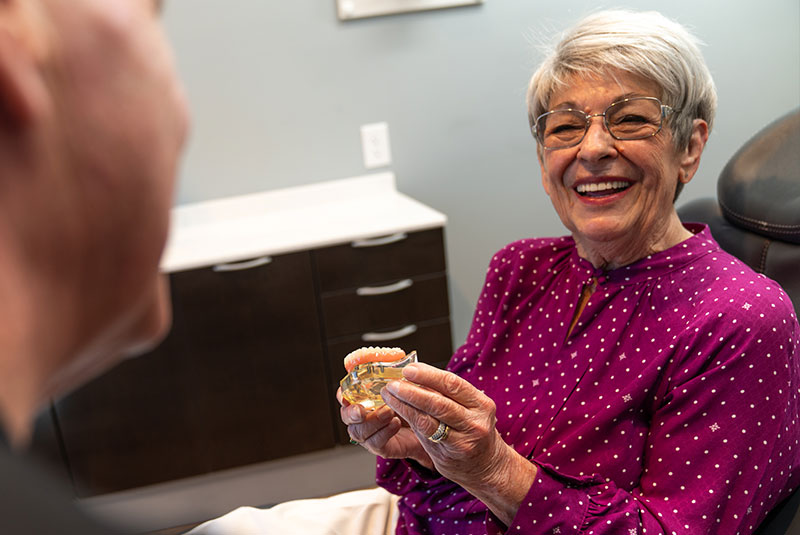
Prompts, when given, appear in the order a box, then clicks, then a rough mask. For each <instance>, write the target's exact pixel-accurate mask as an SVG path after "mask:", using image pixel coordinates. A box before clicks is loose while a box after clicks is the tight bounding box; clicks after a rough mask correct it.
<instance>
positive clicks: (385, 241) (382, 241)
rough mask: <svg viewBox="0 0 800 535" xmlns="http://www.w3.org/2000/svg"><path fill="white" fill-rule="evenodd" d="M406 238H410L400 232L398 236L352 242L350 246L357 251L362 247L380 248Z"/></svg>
mask: <svg viewBox="0 0 800 535" xmlns="http://www.w3.org/2000/svg"><path fill="white" fill-rule="evenodd" d="M406 238H408V234H406V233H405V232H398V233H397V234H392V235H391V236H384V237H382V238H372V239H368V240H356V241H354V242H352V243H351V244H350V245H351V246H352V247H354V248H356V249H358V248H361V247H378V246H380V245H389V244H390V243H395V242H399V241H403V240H405V239H406Z"/></svg>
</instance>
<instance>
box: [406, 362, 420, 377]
mask: <svg viewBox="0 0 800 535" xmlns="http://www.w3.org/2000/svg"><path fill="white" fill-rule="evenodd" d="M418 373H419V370H418V369H417V367H416V366H415V365H413V364H409V365H408V366H406V367H405V368H403V377H405V378H406V379H409V380H413V379H414V378H415V377H416V376H417V374H418Z"/></svg>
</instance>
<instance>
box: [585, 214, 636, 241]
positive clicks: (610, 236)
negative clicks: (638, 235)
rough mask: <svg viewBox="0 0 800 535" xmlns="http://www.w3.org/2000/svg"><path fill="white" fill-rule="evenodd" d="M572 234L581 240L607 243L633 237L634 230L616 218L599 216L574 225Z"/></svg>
mask: <svg viewBox="0 0 800 535" xmlns="http://www.w3.org/2000/svg"><path fill="white" fill-rule="evenodd" d="M574 227H575V228H574V230H573V234H574V235H575V236H576V237H579V238H580V239H581V240H584V241H587V240H588V241H589V242H595V243H608V242H613V241H617V240H622V239H628V240H633V239H635V236H634V232H633V231H632V230H631V228H630V227H629V226H627V225H623V224H622V223H621V222H620V221H619V220H617V219H616V218H600V219H595V220H592V221H588V222H583V223H581V224H578V225H575V226H574Z"/></svg>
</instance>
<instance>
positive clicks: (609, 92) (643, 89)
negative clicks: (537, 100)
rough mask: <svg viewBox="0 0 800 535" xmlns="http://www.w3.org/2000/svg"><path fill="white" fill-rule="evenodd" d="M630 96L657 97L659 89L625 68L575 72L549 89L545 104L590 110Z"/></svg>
mask: <svg viewBox="0 0 800 535" xmlns="http://www.w3.org/2000/svg"><path fill="white" fill-rule="evenodd" d="M632 96H640V97H661V88H660V87H659V86H658V84H656V83H655V82H654V81H652V80H650V79H648V78H645V77H643V76H640V75H638V74H633V73H630V72H627V71H618V70H613V71H607V72H604V73H601V74H580V73H575V74H571V75H569V76H567V77H566V78H565V80H564V83H563V84H562V85H561V86H559V87H557V88H555V89H554V90H553V93H552V94H551V95H550V100H549V102H548V106H547V107H548V108H549V109H555V108H568V107H572V108H578V109H586V110H590V109H595V108H597V107H603V108H604V107H606V106H608V105H609V104H611V103H612V102H615V101H617V100H620V99H623V98H627V97H632ZM600 111H602V110H600Z"/></svg>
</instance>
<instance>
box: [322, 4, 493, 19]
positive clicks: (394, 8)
mask: <svg viewBox="0 0 800 535" xmlns="http://www.w3.org/2000/svg"><path fill="white" fill-rule="evenodd" d="M482 3H483V0H336V11H337V14H338V16H339V20H343V21H344V20H353V19H363V18H367V17H379V16H382V15H392V14H395V13H409V12H411V11H428V10H431V9H444V8H448V7H460V6H472V5H478V4H482Z"/></svg>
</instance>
